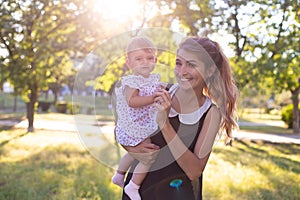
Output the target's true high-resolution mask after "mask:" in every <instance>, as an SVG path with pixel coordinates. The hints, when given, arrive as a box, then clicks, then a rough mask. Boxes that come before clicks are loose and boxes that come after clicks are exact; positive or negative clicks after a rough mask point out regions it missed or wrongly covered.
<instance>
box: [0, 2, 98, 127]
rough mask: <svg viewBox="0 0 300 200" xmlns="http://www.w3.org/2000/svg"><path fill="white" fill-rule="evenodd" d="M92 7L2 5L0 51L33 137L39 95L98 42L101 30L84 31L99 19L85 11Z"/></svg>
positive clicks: (8, 3)
mask: <svg viewBox="0 0 300 200" xmlns="http://www.w3.org/2000/svg"><path fill="white" fill-rule="evenodd" d="M92 3H94V2H93V1H91V2H90V4H89V5H87V3H86V2H82V1H80V0H50V1H48V0H47V1H46V0H33V1H29V0H20V1H17V2H15V1H12V0H2V1H1V4H0V9H1V15H0V21H1V29H0V42H1V43H0V45H1V48H4V49H5V50H6V51H7V56H6V57H5V58H4V64H5V66H6V72H7V73H8V74H9V76H8V79H9V82H10V83H11V84H12V85H13V86H14V89H15V91H17V92H18V93H19V94H22V95H23V96H24V99H25V101H26V105H27V118H28V131H29V132H32V131H34V127H33V122H34V112H35V106H36V102H37V99H38V95H39V92H40V90H41V89H44V88H47V87H48V84H49V83H50V82H51V80H53V78H55V74H57V72H58V73H59V72H60V71H63V70H65V69H64V68H66V67H67V66H68V64H67V63H70V59H74V58H75V57H76V56H74V55H77V54H76V52H87V51H89V49H90V46H89V45H91V44H92V41H95V40H97V39H99V38H100V37H101V36H102V35H97V33H99V32H100V31H99V29H101V26H97V29H94V30H93V31H91V30H92V28H93V27H92V26H91V27H90V28H86V29H84V28H83V26H85V25H86V24H90V23H93V22H96V20H99V19H100V18H95V16H94V15H93V14H94V13H93V12H90V10H88V9H89V8H91V7H92V6H91V4H92ZM84 4H85V5H84ZM92 19H93V20H92ZM86 22H88V23H86ZM95 24H97V23H95ZM95 35H97V37H96V36H95ZM91 38H92V39H91ZM85 41H88V42H86V43H84V42H85ZM70 56H74V57H73V58H70ZM54 72H55V73H54ZM54 80H55V79H54Z"/></svg>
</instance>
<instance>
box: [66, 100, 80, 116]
mask: <svg viewBox="0 0 300 200" xmlns="http://www.w3.org/2000/svg"><path fill="white" fill-rule="evenodd" d="M67 107H68V110H69V111H70V114H77V113H80V109H81V105H80V104H79V103H74V102H73V103H72V102H69V103H68V105H67Z"/></svg>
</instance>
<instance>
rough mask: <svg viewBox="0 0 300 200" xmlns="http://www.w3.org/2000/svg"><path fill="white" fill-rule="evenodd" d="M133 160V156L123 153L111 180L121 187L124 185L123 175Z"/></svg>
mask: <svg viewBox="0 0 300 200" xmlns="http://www.w3.org/2000/svg"><path fill="white" fill-rule="evenodd" d="M133 161H134V158H133V157H132V156H131V155H130V154H128V153H127V154H125V155H124V156H123V157H122V158H121V160H120V163H119V166H118V169H117V171H116V173H115V175H114V176H113V177H112V182H113V183H114V184H116V185H118V186H120V187H121V188H123V187H124V177H125V174H126V172H127V171H128V169H129V167H130V165H131V163H132V162H133Z"/></svg>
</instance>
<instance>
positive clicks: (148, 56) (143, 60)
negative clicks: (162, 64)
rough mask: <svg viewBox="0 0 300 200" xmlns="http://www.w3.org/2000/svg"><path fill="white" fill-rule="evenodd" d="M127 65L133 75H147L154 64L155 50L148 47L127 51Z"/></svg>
mask: <svg viewBox="0 0 300 200" xmlns="http://www.w3.org/2000/svg"><path fill="white" fill-rule="evenodd" d="M126 63H127V65H128V66H129V68H130V69H132V71H133V74H134V75H142V76H143V77H145V78H147V77H149V75H150V73H151V72H152V71H153V69H154V66H155V64H156V56H155V52H154V51H153V50H150V49H139V50H135V51H132V52H130V53H128V57H127V61H126Z"/></svg>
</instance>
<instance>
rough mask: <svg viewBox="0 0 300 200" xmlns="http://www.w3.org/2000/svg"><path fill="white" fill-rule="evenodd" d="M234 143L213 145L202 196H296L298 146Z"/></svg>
mask: <svg viewBox="0 0 300 200" xmlns="http://www.w3.org/2000/svg"><path fill="white" fill-rule="evenodd" d="M233 145H234V146H233V147H228V146H227V147H226V146H223V145H220V144H219V145H217V146H215V148H214V151H213V153H212V155H211V158H210V160H209V163H208V165H207V167H206V170H205V172H204V189H203V191H204V197H205V198H204V199H218V200H219V199H220V200H221V199H224V200H228V199H233V200H235V199H243V200H258V199H272V200H277V199H278V200H281V199H286V200H289V199H291V200H294V199H298V197H299V191H300V186H299V182H300V176H299V175H300V156H299V152H300V145H293V144H270V143H260V144H256V143H251V142H243V141H235V142H234V143H233Z"/></svg>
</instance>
